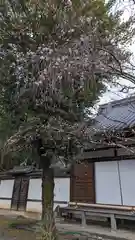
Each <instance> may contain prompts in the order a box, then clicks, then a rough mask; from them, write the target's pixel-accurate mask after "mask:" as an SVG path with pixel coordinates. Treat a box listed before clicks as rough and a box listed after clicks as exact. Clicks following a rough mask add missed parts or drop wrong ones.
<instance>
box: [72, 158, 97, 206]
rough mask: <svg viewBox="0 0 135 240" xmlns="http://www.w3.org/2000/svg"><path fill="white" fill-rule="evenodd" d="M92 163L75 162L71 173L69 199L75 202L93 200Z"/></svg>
mask: <svg viewBox="0 0 135 240" xmlns="http://www.w3.org/2000/svg"><path fill="white" fill-rule="evenodd" d="M93 173H94V164H93V163H87V162H85V163H81V164H75V165H74V167H73V169H72V174H71V180H70V181H71V182H70V183H71V193H70V200H71V201H77V202H89V203H94V202H95V190H94V174H93Z"/></svg>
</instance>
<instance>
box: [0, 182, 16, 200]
mask: <svg viewBox="0 0 135 240" xmlns="http://www.w3.org/2000/svg"><path fill="white" fill-rule="evenodd" d="M13 186H14V179H12V180H1V181H0V197H5V198H12V192H13Z"/></svg>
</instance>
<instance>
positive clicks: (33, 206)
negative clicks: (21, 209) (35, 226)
mask: <svg viewBox="0 0 135 240" xmlns="http://www.w3.org/2000/svg"><path fill="white" fill-rule="evenodd" d="M27 211H29V212H39V213H42V203H41V202H31V201H28V202H27Z"/></svg>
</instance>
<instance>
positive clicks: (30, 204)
mask: <svg viewBox="0 0 135 240" xmlns="http://www.w3.org/2000/svg"><path fill="white" fill-rule="evenodd" d="M54 181H55V187H54V201H67V202H69V200H70V199H69V198H70V179H69V178H55V180H54ZM41 184H42V180H41V179H30V183H29V190H28V199H29V201H27V211H32V212H42V204H41V202H36V201H35V202H34V201H30V200H34V199H35V200H41V199H42V188H41ZM57 205H59V206H66V204H61V203H54V209H55V208H56V207H57Z"/></svg>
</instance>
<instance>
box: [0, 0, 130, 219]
mask: <svg viewBox="0 0 135 240" xmlns="http://www.w3.org/2000/svg"><path fill="white" fill-rule="evenodd" d="M113 4H114V1H109V2H108V3H107V4H106V3H105V2H104V1H103V0H93V1H89V0H85V1H84V0H72V1H71V0H62V1H60V0H38V1H37V0H36V1H35V0H23V1H22V0H21V1H19V0H18V1H13V0H5V1H3V3H2V4H1V6H0V69H1V71H0V90H1V95H0V106H1V107H0V113H1V122H0V132H2V131H3V140H4V141H6V143H5V145H4V147H3V148H4V154H5V155H6V154H9V152H10V151H12V152H22V151H23V149H27V150H29V149H30V148H31V146H32V147H33V149H36V153H37V155H38V156H39V159H40V163H41V166H42V168H43V170H45V172H44V174H43V178H42V179H43V182H44V181H45V180H46V181H47V184H46V185H44V184H43V192H42V193H43V194H42V197H43V203H44V204H43V205H44V206H45V207H46V206H48V203H50V202H51V199H52V198H53V194H52V192H53V184H52V182H51V177H52V175H51V174H50V172H49V173H48V172H47V170H48V169H49V167H50V166H51V164H52V163H54V162H58V161H59V160H60V161H62V162H63V164H65V165H68V164H69V163H71V164H72V162H73V160H74V159H76V158H75V156H76V154H78V153H80V152H81V151H83V150H84V146H85V143H86V142H91V141H92V136H93V134H94V129H93V128H92V130H91V128H90V127H89V126H90V125H91V122H92V121H91V118H90V114H91V111H90V108H91V107H93V106H94V104H95V102H96V101H97V100H98V98H99V96H100V95H101V94H102V93H103V91H104V90H105V84H104V83H110V82H112V81H114V80H115V79H116V78H118V77H119V76H123V69H124V70H125V65H126V63H127V62H128V61H129V58H130V53H129V51H127V49H126V44H127V43H129V42H130V41H131V40H132V37H133V36H134V28H133V22H134V19H133V17H132V18H129V20H128V21H126V22H121V20H120V16H121V12H119V11H117V12H116V13H114V14H113V13H112V12H111V7H112V5H113ZM124 74H125V72H124ZM4 118H5V119H6V120H4ZM6 126H7V127H6ZM4 129H5V130H4ZM24 151H25V150H24ZM2 159H3V158H2ZM32 160H33V159H32ZM13 163H14V162H13ZM46 176H47V177H48V178H46ZM49 182H51V184H52V185H51V193H50V194H49V195H47V196H48V199H45V198H46V195H44V192H45V191H44V190H45V189H46V186H48V185H49ZM51 206H52V204H51ZM43 209H46V208H43ZM44 213H45V212H44ZM43 215H44V216H45V214H43ZM51 216H52V214H51Z"/></svg>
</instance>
